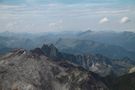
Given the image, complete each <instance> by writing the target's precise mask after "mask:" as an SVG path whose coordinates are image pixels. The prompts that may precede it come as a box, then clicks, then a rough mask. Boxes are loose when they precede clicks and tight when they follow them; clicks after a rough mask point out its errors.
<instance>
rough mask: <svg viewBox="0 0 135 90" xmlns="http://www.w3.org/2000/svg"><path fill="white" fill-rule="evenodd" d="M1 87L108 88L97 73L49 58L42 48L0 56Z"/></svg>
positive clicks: (4, 89)
mask: <svg viewBox="0 0 135 90" xmlns="http://www.w3.org/2000/svg"><path fill="white" fill-rule="evenodd" d="M36 52H38V53H37V54H36ZM39 53H40V54H39ZM0 90H108V88H107V87H106V86H105V85H104V83H102V81H100V78H99V77H98V76H97V75H96V74H94V73H92V72H88V71H87V70H85V69H83V68H81V67H78V66H75V65H72V64H70V63H68V62H66V61H57V62H55V61H53V60H50V59H49V58H48V57H46V56H45V55H43V53H42V52H41V51H40V49H36V50H34V51H31V52H28V51H25V50H23V49H19V50H16V51H14V52H11V53H8V54H6V55H4V56H1V57H0Z"/></svg>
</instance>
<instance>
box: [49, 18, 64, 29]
mask: <svg viewBox="0 0 135 90" xmlns="http://www.w3.org/2000/svg"><path fill="white" fill-rule="evenodd" d="M62 23H63V20H59V21H57V22H52V23H49V27H50V28H51V29H55V28H62Z"/></svg>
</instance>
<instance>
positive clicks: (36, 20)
mask: <svg viewBox="0 0 135 90" xmlns="http://www.w3.org/2000/svg"><path fill="white" fill-rule="evenodd" d="M87 29H92V30H95V31H102V30H107V31H110V30H111V31H112V30H114V31H135V0H0V31H15V32H48V31H68V30H70V31H72V30H87Z"/></svg>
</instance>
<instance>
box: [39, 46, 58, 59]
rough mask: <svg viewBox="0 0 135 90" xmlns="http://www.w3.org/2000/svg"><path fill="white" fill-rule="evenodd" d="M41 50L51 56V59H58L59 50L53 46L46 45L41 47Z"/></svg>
mask: <svg viewBox="0 0 135 90" xmlns="http://www.w3.org/2000/svg"><path fill="white" fill-rule="evenodd" d="M41 50H42V51H43V52H44V54H45V55H47V56H49V57H57V55H58V52H59V51H58V49H57V48H56V47H55V46H54V45H53V44H51V45H46V44H44V45H43V46H42V47H41Z"/></svg>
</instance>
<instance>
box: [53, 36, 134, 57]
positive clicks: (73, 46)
mask: <svg viewBox="0 0 135 90" xmlns="http://www.w3.org/2000/svg"><path fill="white" fill-rule="evenodd" d="M55 45H56V47H57V48H58V49H60V50H61V51H62V52H66V53H71V54H82V53H93V54H97V53H98V54H102V55H104V56H107V57H110V58H123V57H129V58H132V59H135V56H134V55H135V52H131V51H128V50H126V49H125V48H123V47H120V46H116V45H110V44H103V43H99V42H95V41H92V40H81V39H74V38H72V39H68V38H67V39H62V38H60V39H58V41H56V44H55Z"/></svg>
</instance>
